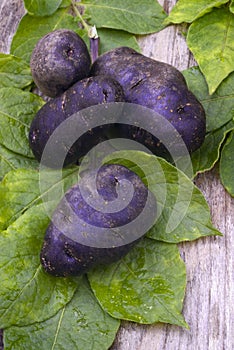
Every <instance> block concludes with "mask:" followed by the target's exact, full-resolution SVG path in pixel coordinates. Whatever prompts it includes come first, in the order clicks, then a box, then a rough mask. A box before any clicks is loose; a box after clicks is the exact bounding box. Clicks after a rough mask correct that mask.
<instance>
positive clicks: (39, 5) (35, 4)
mask: <svg viewBox="0 0 234 350" xmlns="http://www.w3.org/2000/svg"><path fill="white" fill-rule="evenodd" d="M61 2H62V0H49V1H45V0H24V6H25V8H26V10H27V11H28V14H29V15H31V16H49V15H52V13H54V12H55V11H56V10H57V9H58V8H59V6H60V4H61Z"/></svg>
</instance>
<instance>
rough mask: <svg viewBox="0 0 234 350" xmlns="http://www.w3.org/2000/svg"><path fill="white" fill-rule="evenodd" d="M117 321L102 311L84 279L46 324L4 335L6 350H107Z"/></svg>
mask: <svg viewBox="0 0 234 350" xmlns="http://www.w3.org/2000/svg"><path fill="white" fill-rule="evenodd" d="M119 324H120V322H119V320H116V319H114V318H112V317H111V316H109V315H108V314H107V313H106V312H105V311H103V310H102V308H101V307H100V305H99V304H98V302H97V299H96V298H95V297H94V295H93V293H92V291H91V289H90V287H89V285H88V283H87V282H86V280H85V279H80V280H79V281H78V290H77V291H76V293H75V295H74V297H73V298H72V300H71V301H70V303H69V304H67V305H66V306H64V308H63V309H62V310H60V311H59V312H58V313H57V314H56V315H55V316H54V317H52V318H50V319H49V320H47V321H44V322H41V323H36V324H33V325H30V326H26V327H14V326H13V327H10V328H8V329H6V330H5V331H4V348H5V350H13V349H16V348H17V350H25V349H28V350H38V349H46V350H52V349H53V350H74V349H79V350H100V349H101V350H107V349H109V347H110V346H111V344H112V342H113V341H114V338H115V335H116V332H117V330H118V328H119Z"/></svg>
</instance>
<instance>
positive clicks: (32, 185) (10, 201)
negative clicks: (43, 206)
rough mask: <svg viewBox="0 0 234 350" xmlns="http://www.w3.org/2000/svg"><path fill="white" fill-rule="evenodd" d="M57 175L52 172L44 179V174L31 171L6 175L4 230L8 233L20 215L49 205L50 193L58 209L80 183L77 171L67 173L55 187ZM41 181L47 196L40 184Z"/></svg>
mask: <svg viewBox="0 0 234 350" xmlns="http://www.w3.org/2000/svg"><path fill="white" fill-rule="evenodd" d="M54 174H56V171H55V170H54V171H53V170H51V171H49V170H48V172H47V173H46V175H44V176H43V178H42V177H41V176H40V175H41V173H40V174H39V172H38V171H37V170H30V169H17V170H13V171H10V172H9V173H7V174H6V176H5V177H4V179H3V180H2V182H1V183H0V230H4V229H6V228H7V227H8V226H9V225H10V224H12V223H13V222H14V221H15V220H16V219H17V218H18V217H20V215H22V214H23V213H25V212H26V211H27V210H28V209H29V208H31V207H33V206H34V205H37V204H38V203H41V201H42V200H43V201H44V202H45V203H46V200H47V198H48V197H47V196H48V193H50V194H51V193H52V196H53V195H54V196H53V199H54V201H55V204H54V206H56V204H57V203H58V202H59V200H60V199H61V197H62V196H63V191H66V190H67V189H68V188H69V187H71V186H72V185H73V184H74V183H76V182H77V167H72V168H70V169H66V170H64V172H63V179H61V180H60V181H59V180H58V182H57V183H53V184H52V182H51V181H52V180H51V178H53V177H54ZM41 179H42V180H43V190H44V192H42V187H41V184H40V181H42V180H41ZM61 189H62V191H61Z"/></svg>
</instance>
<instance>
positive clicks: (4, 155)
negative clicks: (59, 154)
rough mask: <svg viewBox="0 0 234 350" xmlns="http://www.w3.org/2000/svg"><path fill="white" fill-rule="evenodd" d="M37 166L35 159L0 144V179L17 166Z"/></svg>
mask: <svg viewBox="0 0 234 350" xmlns="http://www.w3.org/2000/svg"><path fill="white" fill-rule="evenodd" d="M38 166H39V164H38V162H37V161H36V160H35V159H32V158H28V157H25V156H22V155H20V154H16V153H14V152H12V151H10V150H9V149H7V148H5V147H3V146H2V145H0V179H1V178H3V176H4V175H6V174H7V173H8V172H9V171H10V170H15V169H17V168H27V169H36V168H38ZM0 226H1V224H0Z"/></svg>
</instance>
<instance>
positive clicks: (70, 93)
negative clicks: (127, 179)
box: [29, 76, 124, 168]
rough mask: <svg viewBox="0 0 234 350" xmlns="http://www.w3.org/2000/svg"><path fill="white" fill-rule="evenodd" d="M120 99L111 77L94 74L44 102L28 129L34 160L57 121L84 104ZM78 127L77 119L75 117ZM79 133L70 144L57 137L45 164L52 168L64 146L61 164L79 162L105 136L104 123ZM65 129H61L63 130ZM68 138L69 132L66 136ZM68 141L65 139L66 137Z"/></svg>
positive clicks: (39, 158) (38, 156)
mask: <svg viewBox="0 0 234 350" xmlns="http://www.w3.org/2000/svg"><path fill="white" fill-rule="evenodd" d="M122 101H124V95H123V90H122V87H121V86H120V84H119V83H118V82H117V81H115V80H114V79H113V78H111V77H105V76H96V77H90V78H85V79H83V80H81V81H79V82H77V83H76V84H74V85H73V86H72V87H70V88H69V89H68V90H67V91H65V92H64V93H63V94H62V95H61V96H59V97H56V98H55V99H53V100H50V101H49V102H47V103H46V104H45V105H44V106H43V107H42V108H41V109H40V110H39V111H38V112H37V114H36V116H35V117H34V119H33V121H32V123H31V126H30V131H29V144H30V147H31V149H32V151H33V153H34V155H35V157H36V159H37V160H38V161H41V157H42V154H43V151H44V149H45V146H46V143H47V142H48V140H49V138H50V137H51V135H52V134H53V132H54V131H55V130H56V128H57V127H59V126H60V124H61V123H62V122H63V121H65V120H66V119H67V118H69V117H70V116H72V115H73V114H74V113H76V112H78V111H81V110H83V109H85V108H87V107H90V106H94V105H97V104H104V103H109V102H122ZM77 128H78V129H79V120H77ZM86 129H87V131H86V132H85V133H84V134H83V135H82V136H80V137H79V138H78V139H77V140H76V142H75V143H74V144H73V145H72V147H68V146H66V144H63V143H62V142H61V140H56V145H55V149H54V152H50V154H51V155H52V157H51V158H49V157H48V158H47V159H45V158H44V162H46V163H45V165H47V166H50V167H54V168H56V167H57V166H59V164H60V154H62V152H60V149H61V148H62V149H63V148H65V149H66V147H67V156H66V159H65V162H64V166H65V165H68V164H71V163H75V162H79V160H80V159H81V158H82V157H83V156H84V155H85V154H86V153H87V152H88V151H89V150H90V149H91V148H92V147H93V146H95V145H97V144H98V143H100V142H101V141H104V140H106V139H107V136H106V134H108V129H109V126H108V125H100V126H97V127H95V128H93V129H92V128H89V126H88V125H87V128H86ZM66 132H67V130H65V131H64V133H66ZM66 136H67V137H68V139H69V135H66ZM68 141H69V140H68Z"/></svg>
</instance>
